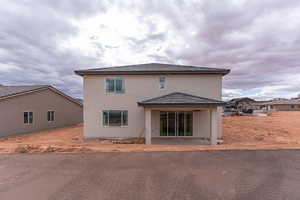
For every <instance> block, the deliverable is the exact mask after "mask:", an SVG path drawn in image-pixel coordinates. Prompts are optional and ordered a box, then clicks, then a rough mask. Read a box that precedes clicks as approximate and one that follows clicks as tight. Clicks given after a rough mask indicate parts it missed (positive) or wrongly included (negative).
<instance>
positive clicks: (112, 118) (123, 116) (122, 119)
mask: <svg viewBox="0 0 300 200" xmlns="http://www.w3.org/2000/svg"><path fill="white" fill-rule="evenodd" d="M102 116H103V118H102V119H103V126H127V125H128V111H127V110H104V111H103V113H102Z"/></svg>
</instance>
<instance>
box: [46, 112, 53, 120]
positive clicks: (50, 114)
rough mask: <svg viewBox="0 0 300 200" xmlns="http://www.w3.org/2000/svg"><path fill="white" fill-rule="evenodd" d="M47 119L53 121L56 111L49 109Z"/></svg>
mask: <svg viewBox="0 0 300 200" xmlns="http://www.w3.org/2000/svg"><path fill="white" fill-rule="evenodd" d="M47 120H48V122H53V121H54V111H48V112H47Z"/></svg>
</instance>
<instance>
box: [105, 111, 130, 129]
mask: <svg viewBox="0 0 300 200" xmlns="http://www.w3.org/2000/svg"><path fill="white" fill-rule="evenodd" d="M104 111H108V116H107V125H105V124H104V117H103V114H104ZM109 111H121V126H110V125H109ZM124 112H127V124H126V125H124V124H123V113H124ZM128 116H129V114H128V110H102V126H103V127H112V128H119V127H128V124H129V117H128Z"/></svg>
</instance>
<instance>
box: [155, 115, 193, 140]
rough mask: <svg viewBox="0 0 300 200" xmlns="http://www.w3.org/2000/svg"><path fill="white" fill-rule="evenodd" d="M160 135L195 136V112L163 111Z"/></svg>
mask: <svg viewBox="0 0 300 200" xmlns="http://www.w3.org/2000/svg"><path fill="white" fill-rule="evenodd" d="M160 136H178V137H180V136H193V113H192V112H183V111H180V112H174V111H172V112H165V111H161V112H160Z"/></svg>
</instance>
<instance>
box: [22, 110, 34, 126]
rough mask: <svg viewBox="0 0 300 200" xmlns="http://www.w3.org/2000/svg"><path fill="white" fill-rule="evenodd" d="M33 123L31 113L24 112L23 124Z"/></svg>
mask: <svg viewBox="0 0 300 200" xmlns="http://www.w3.org/2000/svg"><path fill="white" fill-rule="evenodd" d="M32 123H33V112H24V124H32Z"/></svg>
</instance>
